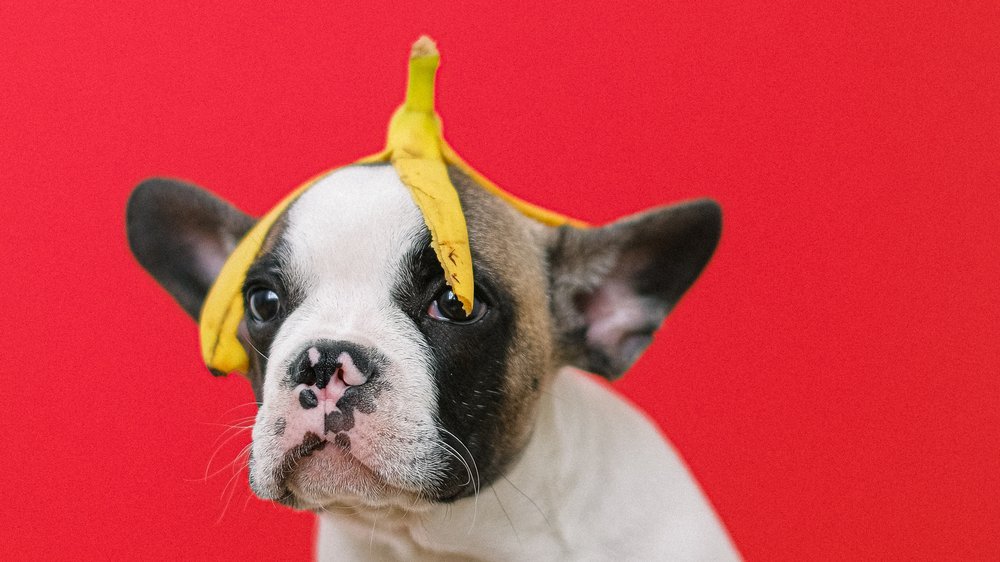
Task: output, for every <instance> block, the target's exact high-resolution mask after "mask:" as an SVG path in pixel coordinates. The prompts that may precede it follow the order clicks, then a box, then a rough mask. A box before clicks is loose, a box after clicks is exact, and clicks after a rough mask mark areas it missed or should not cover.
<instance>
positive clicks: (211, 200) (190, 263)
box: [125, 178, 254, 320]
mask: <svg viewBox="0 0 1000 562" xmlns="http://www.w3.org/2000/svg"><path fill="white" fill-rule="evenodd" d="M253 224H254V219H253V218H251V217H250V216H249V215H247V214H245V213H243V212H241V211H240V210H238V209H236V208H235V207H233V206H232V205H230V204H229V203H227V202H225V201H223V200H222V199H219V198H218V197H216V196H215V195H212V194H211V193H209V192H207V191H205V190H204V189H202V188H200V187H197V186H194V185H191V184H188V183H184V182H181V181H177V180H172V179H162V178H155V179H150V180H146V181H144V182H142V183H141V184H139V185H138V186H137V187H136V188H135V190H134V191H132V195H131V196H130V197H129V200H128V207H127V209H126V213H125V226H126V229H127V231H128V242H129V246H130V247H131V248H132V253H133V254H135V257H136V259H137V260H139V263H140V264H142V266H143V267H144V268H146V270H147V271H149V273H150V274H151V275H152V276H153V277H154V278H155V279H156V280H157V281H158V282H159V283H160V285H163V288H164V289H166V290H167V292H169V293H170V294H171V295H172V296H173V297H174V299H176V300H177V302H178V303H180V305H181V307H182V308H183V309H184V310H185V311H186V312H187V313H188V314H190V315H191V317H193V318H194V319H195V320H197V319H198V315H199V313H200V312H201V305H202V303H203V302H204V300H205V295H206V294H208V289H209V288H210V287H211V286H212V283H213V282H215V278H216V276H217V275H218V274H219V271H220V270H221V269H222V264H223V263H225V261H226V258H227V257H228V256H229V254H230V252H232V251H233V249H234V248H236V244H237V243H238V242H239V240H240V239H241V238H242V237H243V235H244V234H246V232H247V231H248V230H250V227H252V226H253Z"/></svg>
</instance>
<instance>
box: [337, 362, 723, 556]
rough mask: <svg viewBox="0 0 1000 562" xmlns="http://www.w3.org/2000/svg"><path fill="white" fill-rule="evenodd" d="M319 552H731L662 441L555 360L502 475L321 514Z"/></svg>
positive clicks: (598, 387) (608, 394)
mask: <svg viewBox="0 0 1000 562" xmlns="http://www.w3.org/2000/svg"><path fill="white" fill-rule="evenodd" d="M317 555H318V557H319V559H320V560H330V561H333V560H410V561H413V560H677V561H685V560H705V561H726V560H738V559H739V555H738V553H737V552H736V550H735V548H734V547H733V545H732V543H731V542H730V540H729V537H728V536H727V535H726V532H725V530H724V529H723V527H722V525H721V524H720V522H719V521H718V519H717V518H716V516H715V514H714V512H713V510H712V508H711V506H710V505H709V504H708V501H707V500H706V499H705V497H704V495H703V494H702V493H701V490H699V488H698V485H697V484H696V483H695V481H694V479H693V478H692V477H691V475H690V474H689V473H688V471H687V469H686V468H685V466H684V464H683V462H682V461H681V460H680V458H679V457H678V455H677V453H676V452H675V451H674V450H673V448H672V447H671V446H670V445H669V444H668V443H666V442H665V441H664V439H663V437H662V436H661V435H660V434H659V433H658V431H657V430H656V428H655V427H653V425H652V424H651V423H650V422H649V421H648V420H647V419H646V418H645V417H644V416H643V415H642V414H641V413H639V412H638V411H637V410H636V409H635V408H634V407H632V406H631V405H629V404H628V403H626V402H625V401H624V400H622V399H621V398H620V397H618V396H617V395H615V394H614V393H613V392H612V391H610V390H608V389H607V388H605V387H604V386H603V385H602V384H600V383H597V382H595V381H594V380H591V379H590V377H589V376H587V375H584V374H582V373H578V372H574V371H572V370H570V369H564V370H562V371H560V372H559V373H558V374H557V376H556V378H555V381H554V383H553V385H552V387H551V389H549V392H547V393H545V394H543V397H542V403H541V408H540V411H539V417H538V420H537V423H536V426H535V432H534V434H533V436H532V438H531V441H530V442H529V444H528V447H527V449H526V450H525V452H524V455H523V456H522V458H521V459H520V460H519V461H518V462H517V464H516V465H515V466H514V468H513V470H511V471H510V472H509V473H508V474H507V476H506V477H505V478H502V479H500V480H499V481H497V482H496V483H495V484H493V485H492V486H490V487H488V488H486V489H483V490H482V491H481V492H480V493H479V496H478V497H476V498H465V499H462V500H459V501H457V502H455V503H454V504H451V505H439V506H436V507H433V508H431V509H428V510H424V511H416V510H414V511H405V510H399V509H388V508H386V509H382V510H370V511H367V512H362V513H360V514H343V513H336V512H335V513H329V514H324V515H322V516H321V517H320V525H319V544H318V550H317Z"/></svg>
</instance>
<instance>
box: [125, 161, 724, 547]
mask: <svg viewBox="0 0 1000 562" xmlns="http://www.w3.org/2000/svg"><path fill="white" fill-rule="evenodd" d="M449 175H450V177H451V181H452V183H453V184H454V185H455V187H456V190H457V191H458V194H459V197H460V200H461V205H462V208H463V210H464V213H465V217H466V220H467V224H468V233H469V241H470V242H469V243H470V246H471V250H472V256H473V260H474V263H475V284H476V285H475V287H476V293H475V303H474V305H473V307H472V312H471V313H469V314H467V313H466V311H465V310H463V309H462V305H461V303H459V302H458V300H457V299H456V296H455V294H454V293H452V291H451V290H450V288H449V287H448V285H447V284H445V282H444V278H443V275H442V269H441V266H440V264H439V263H438V261H437V259H436V257H435V255H434V252H433V250H432V249H431V245H430V242H431V238H430V234H429V232H428V229H427V226H426V225H425V222H424V219H423V218H422V216H421V213H420V211H419V210H418V208H417V206H416V205H415V203H414V201H413V199H412V197H411V194H410V193H409V192H408V191H407V189H406V188H405V187H404V185H403V184H402V183H401V182H400V179H399V177H398V176H397V174H396V173H395V172H394V171H393V169H392V167H391V166H389V165H385V164H382V165H351V166H347V167H344V168H340V169H337V170H335V171H333V172H330V173H328V174H327V175H325V176H324V177H322V178H321V179H320V180H318V181H317V182H316V183H315V184H314V185H313V186H312V187H311V188H309V189H308V190H306V191H305V192H304V193H302V194H301V195H300V196H299V197H298V198H297V199H296V200H295V201H294V202H293V203H292V204H291V205H290V206H289V207H288V208H287V209H286V210H285V211H284V212H283V214H282V215H281V217H280V218H279V219H278V220H277V221H276V222H275V224H274V225H273V226H272V227H271V228H270V230H269V232H268V233H267V237H266V239H265V241H264V243H263V246H262V247H261V250H260V252H259V254H258V255H257V256H256V258H255V260H254V262H253V264H252V266H251V267H250V269H249V271H248V273H247V277H246V283H245V285H244V296H245V301H244V308H245V311H246V312H245V316H244V318H243V321H242V322H241V323H240V325H239V330H238V334H239V339H240V341H241V343H242V344H243V346H244V347H245V349H246V352H247V354H248V355H249V357H250V358H251V359H250V369H249V373H248V374H247V377H248V379H249V382H250V384H251V386H252V388H253V392H254V395H255V397H256V400H257V403H258V406H259V408H258V412H257V415H256V421H255V424H254V427H253V441H252V447H251V455H250V462H249V473H250V487H251V488H252V490H253V491H254V493H255V494H256V495H257V496H259V497H260V498H263V499H266V500H273V501H275V502H280V503H282V504H285V505H287V506H289V507H291V508H294V509H299V510H311V511H314V512H316V513H317V514H318V517H319V528H318V545H317V551H316V552H317V557H318V558H319V559H322V560H363V559H373V560H391V559H395V560H527V559H531V560H604V559H612V558H613V559H621V560H736V559H739V554H738V552H737V550H736V549H735V548H734V546H733V544H732V542H731V541H730V539H729V537H728V535H727V533H726V531H725V529H724V527H723V526H722V524H721V523H720V521H719V519H718V518H717V516H716V515H715V513H714V511H713V509H712V507H711V506H710V505H709V503H708V501H707V500H706V498H705V497H704V496H703V494H702V493H701V491H700V490H699V488H698V485H697V484H696V483H695V481H694V480H693V478H692V477H691V475H690V474H689V472H688V471H687V469H686V468H685V466H684V464H683V462H682V461H681V460H680V458H679V457H678V455H677V454H676V452H675V451H674V450H673V449H672V447H671V446H670V445H669V444H668V443H667V442H666V441H665V439H664V438H663V436H662V435H661V434H660V433H659V432H658V430H657V428H656V427H655V426H654V425H653V424H652V423H651V422H650V421H649V420H648V419H647V418H646V417H644V415H643V414H642V413H641V412H639V411H638V410H637V409H636V408H634V407H633V406H631V405H630V404H628V403H627V402H626V401H625V400H624V399H623V398H621V397H619V396H618V395H616V394H615V392H613V391H612V390H611V389H610V387H609V385H608V384H607V383H606V382H605V381H603V380H598V379H597V378H596V377H595V376H593V375H589V374H585V373H583V372H581V370H582V371H586V372H588V373H595V374H597V375H599V376H601V377H603V378H606V379H615V378H617V377H619V376H621V375H622V374H623V373H624V372H625V371H626V370H627V369H628V368H629V366H630V365H632V364H633V363H634V362H635V361H636V359H638V357H639V356H640V355H641V354H642V353H643V351H644V350H645V349H646V347H647V346H648V345H649V344H650V342H651V341H652V337H653V334H654V332H656V330H657V329H658V328H659V326H660V325H661V323H662V321H663V320H664V318H665V317H666V315H667V313H668V312H669V311H670V310H671V308H672V307H673V306H674V305H675V304H676V303H677V301H678V299H679V298H680V297H681V296H682V295H683V294H684V292H685V291H686V290H687V289H688V287H690V286H691V284H692V283H693V282H694V281H695V279H696V278H697V277H698V276H699V274H700V272H701V271H702V269H703V268H704V267H705V265H706V264H707V263H708V261H709V259H710V257H711V256H712V254H713V252H714V250H715V247H716V245H717V243H718V240H719V236H720V231H721V212H720V209H719V207H718V205H717V204H715V203H714V202H712V201H710V200H694V201H690V202H685V203H680V204H676V205H672V206H666V207H660V208H655V209H652V210H649V211H646V212H643V213H640V214H637V215H634V216H630V217H627V218H625V219H622V220H620V221H617V222H614V223H611V224H609V225H607V226H603V227H595V228H575V227H572V226H560V227H551V226H545V225H542V224H541V223H538V222H536V221H534V220H532V219H530V218H528V217H526V216H524V215H522V214H520V213H518V212H516V211H515V210H514V209H513V208H511V207H510V206H509V205H508V204H507V203H505V202H504V201H502V200H501V199H500V198H497V197H495V196H494V195H492V194H490V193H487V192H486V191H484V190H483V189H481V188H480V187H479V186H478V185H477V184H476V183H475V182H474V181H472V180H470V178H469V177H466V176H465V175H464V174H463V173H462V172H461V171H460V170H458V169H455V168H453V167H452V168H449ZM126 222H127V234H128V239H129V243H130V246H131V249H132V251H133V253H134V255H135V257H136V258H137V260H138V261H139V263H140V264H141V265H143V266H144V267H145V268H146V269H147V270H148V271H149V272H150V273H151V274H152V275H153V277H154V278H155V279H156V280H157V281H158V282H159V283H160V284H161V285H162V286H163V287H164V288H165V289H166V290H167V291H168V292H169V293H170V294H171V295H172V296H173V297H174V298H175V299H176V300H177V301H178V303H179V304H180V305H181V306H182V307H183V309H184V310H185V311H186V312H187V313H188V314H190V315H191V316H192V317H194V318H195V319H197V318H198V315H199V310H200V308H201V306H202V303H203V302H204V300H205V298H206V293H207V292H208V290H209V288H210V287H211V286H212V284H213V281H214V280H215V278H216V276H217V275H218V274H219V271H220V269H221V268H222V265H223V263H224V262H225V260H226V258H227V256H228V255H229V254H230V252H232V251H233V249H234V248H235V247H236V245H237V243H238V241H239V240H240V239H241V237H242V236H243V235H244V234H245V233H246V232H247V231H248V230H249V229H250V228H251V227H252V226H253V225H254V219H253V218H251V217H250V216H248V215H246V214H244V213H243V212H241V211H239V210H237V209H236V208H234V207H233V206H231V205H230V204H228V203H226V202H224V201H222V200H221V199H219V198H217V197H215V196H214V195H212V194H210V193H209V192H207V191H205V190H203V189H201V188H199V187H196V186H194V185H191V184H188V183H185V182H182V181H178V180H171V179H152V180H147V181H145V182H143V183H142V184H140V185H139V186H138V187H137V188H136V189H135V190H134V191H133V193H132V195H131V197H130V199H129V202H128V208H127V221H126Z"/></svg>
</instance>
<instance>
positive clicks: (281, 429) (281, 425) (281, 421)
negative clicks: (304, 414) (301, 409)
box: [273, 418, 288, 437]
mask: <svg viewBox="0 0 1000 562" xmlns="http://www.w3.org/2000/svg"><path fill="white" fill-rule="evenodd" d="M287 426H288V420H286V419H285V418H278V419H277V421H275V422H274V431H273V435H274V436H275V437H281V436H282V435H284V434H285V427H287Z"/></svg>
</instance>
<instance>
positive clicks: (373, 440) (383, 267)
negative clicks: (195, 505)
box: [251, 167, 442, 507]
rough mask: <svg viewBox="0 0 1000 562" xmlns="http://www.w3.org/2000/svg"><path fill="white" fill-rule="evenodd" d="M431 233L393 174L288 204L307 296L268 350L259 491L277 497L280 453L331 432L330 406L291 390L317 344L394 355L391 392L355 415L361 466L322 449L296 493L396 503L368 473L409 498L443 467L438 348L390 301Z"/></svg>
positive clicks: (296, 264) (326, 182) (259, 429)
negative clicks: (435, 372) (405, 262)
mask: <svg viewBox="0 0 1000 562" xmlns="http://www.w3.org/2000/svg"><path fill="white" fill-rule="evenodd" d="M422 228H423V218H422V216H421V215H420V212H419V210H418V209H417V207H416V205H415V204H414V203H413V200H412V198H411V196H410V194H409V192H408V191H407V190H406V188H405V187H404V186H403V184H402V183H400V181H399V178H398V176H397V175H396V173H395V172H394V171H393V169H392V168H391V167H348V168H343V169H340V170H338V171H335V172H333V173H331V174H330V175H328V176H327V177H325V178H323V179H322V180H320V182H319V183H317V184H316V185H315V186H313V187H312V188H311V189H309V190H308V191H307V192H305V193H304V194H303V195H302V196H301V197H300V198H299V200H298V201H296V202H295V203H294V204H293V206H292V207H291V208H290V210H289V214H288V228H287V231H286V232H285V235H284V238H285V240H286V241H287V244H288V247H287V251H288V253H289V254H290V256H289V260H288V261H289V262H290V264H291V265H292V267H291V270H290V271H286V272H285V273H286V274H288V275H291V276H294V278H295V284H296V285H297V286H299V287H301V288H302V290H303V293H304V294H305V295H306V297H305V300H304V301H303V303H302V304H301V305H300V306H299V307H298V308H296V309H295V310H294V312H292V314H291V315H290V316H289V317H288V318H287V319H286V320H285V321H284V323H283V324H282V326H281V329H280V330H279V332H278V334H277V336H276V337H275V339H274V342H273V344H272V346H271V350H270V360H269V361H268V367H267V373H266V378H265V381H264V388H263V393H264V400H263V406H262V407H261V410H260V412H259V413H258V417H257V423H256V424H255V427H254V443H253V460H254V462H253V465H252V466H251V470H252V472H253V474H252V476H253V479H254V483H255V491H258V493H262V495H264V496H265V497H268V496H269V494H270V495H275V496H276V495H278V494H279V493H280V492H281V490H279V489H277V488H276V483H275V482H273V480H274V478H273V477H272V473H273V470H274V469H275V467H276V466H277V465H278V464H280V462H281V458H282V456H283V454H284V453H285V452H286V451H288V450H289V449H291V448H293V447H295V446H296V445H298V444H300V443H301V442H302V438H303V435H304V434H305V433H306V432H307V431H311V432H313V433H317V434H318V435H323V425H322V424H323V421H322V420H323V414H324V410H325V408H314V409H312V410H308V411H306V410H303V409H302V408H301V407H300V406H299V404H298V395H297V393H296V392H294V391H293V389H289V388H288V387H287V385H283V383H282V380H283V379H284V378H285V376H286V372H287V370H288V366H289V364H290V362H291V361H292V360H294V358H295V357H297V356H298V354H299V353H301V351H302V349H303V348H304V346H306V345H307V344H308V343H309V342H310V341H313V340H315V339H318V338H323V339H329V340H343V341H350V342H353V343H356V344H359V345H363V346H370V347H374V348H377V349H378V350H379V351H380V352H381V353H382V354H384V355H386V356H387V358H388V360H389V368H388V369H387V370H386V372H384V373H383V374H382V376H383V377H384V378H385V379H386V380H387V381H388V382H389V383H390V384H391V388H390V389H389V390H387V391H385V392H383V393H382V395H381V396H380V397H379V399H378V408H377V410H376V411H375V412H374V413H372V414H370V415H367V416H366V415H364V414H361V413H356V415H355V418H356V425H355V428H354V429H352V430H351V431H350V432H349V435H350V436H351V437H352V449H351V453H352V455H353V456H354V457H355V459H356V461H360V463H361V464H363V465H364V466H363V467H359V466H358V464H357V462H356V461H354V460H351V459H347V460H345V459H344V455H343V454H341V453H340V452H339V451H337V450H336V449H335V448H334V447H328V448H326V449H324V450H323V451H318V452H317V453H315V454H314V455H313V456H312V457H310V458H309V459H307V461H306V462H305V463H304V464H305V467H304V469H303V470H300V471H299V473H300V475H299V476H298V477H297V479H296V478H293V482H292V485H293V487H295V491H296V492H297V495H299V496H300V497H301V498H302V499H304V500H306V501H308V502H310V505H312V506H313V507H321V506H323V505H325V504H327V503H328V502H329V501H330V500H335V499H337V498H343V497H347V496H351V495H354V494H357V493H358V492H359V491H360V492H362V493H361V495H362V496H370V497H371V498H372V500H373V501H374V502H376V503H381V502H382V501H385V500H389V501H393V498H391V497H389V498H386V497H380V498H377V499H376V498H375V496H376V495H380V496H384V495H383V494H379V493H378V490H377V489H376V487H377V481H375V480H373V479H372V478H370V475H366V474H365V471H366V470H368V471H371V472H373V473H374V474H375V475H377V476H378V477H380V478H381V479H383V480H385V481H387V482H388V483H389V484H391V485H393V486H394V487H395V488H397V490H396V491H397V492H399V494H398V496H399V497H398V498H395V501H407V500H408V499H409V496H408V495H407V492H414V491H416V490H418V489H419V488H420V486H419V484H420V483H426V482H427V481H428V479H429V478H433V477H434V476H435V474H436V473H437V472H436V471H438V470H440V468H441V464H442V461H441V455H440V451H439V450H438V449H437V448H436V447H435V445H434V444H433V438H434V437H436V436H437V432H436V429H435V427H434V420H435V418H434V415H435V413H436V404H437V396H436V391H435V387H434V385H433V382H432V378H433V377H432V376H431V374H430V369H429V368H428V364H427V361H428V357H430V353H429V352H428V351H427V349H426V342H425V341H424V338H423V335H422V334H421V333H420V331H419V330H417V329H416V327H415V326H414V325H413V322H412V321H411V320H410V319H409V318H408V317H407V316H406V315H405V314H404V313H403V312H402V311H401V310H400V309H399V308H398V306H397V305H396V304H395V303H393V302H392V288H393V286H394V285H395V283H396V282H397V281H398V280H399V278H400V276H401V275H403V274H404V272H402V271H401V270H400V268H401V263H400V260H401V258H402V257H403V255H405V254H406V253H407V252H408V251H409V250H410V249H411V247H412V246H413V245H414V244H416V243H417V241H418V240H420V239H421V237H420V236H419V234H420V232H421V229H422ZM317 359H318V357H317ZM295 390H297V389H295ZM279 418H284V419H285V420H286V421H287V425H286V427H285V431H284V434H283V435H281V436H274V435H272V434H271V431H270V428H272V427H273V426H274V425H275V423H276V421H277V420H278V419H279ZM296 480H297V481H296ZM390 496H391V494H390ZM351 501H352V502H356V500H355V499H354V498H352V499H351Z"/></svg>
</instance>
